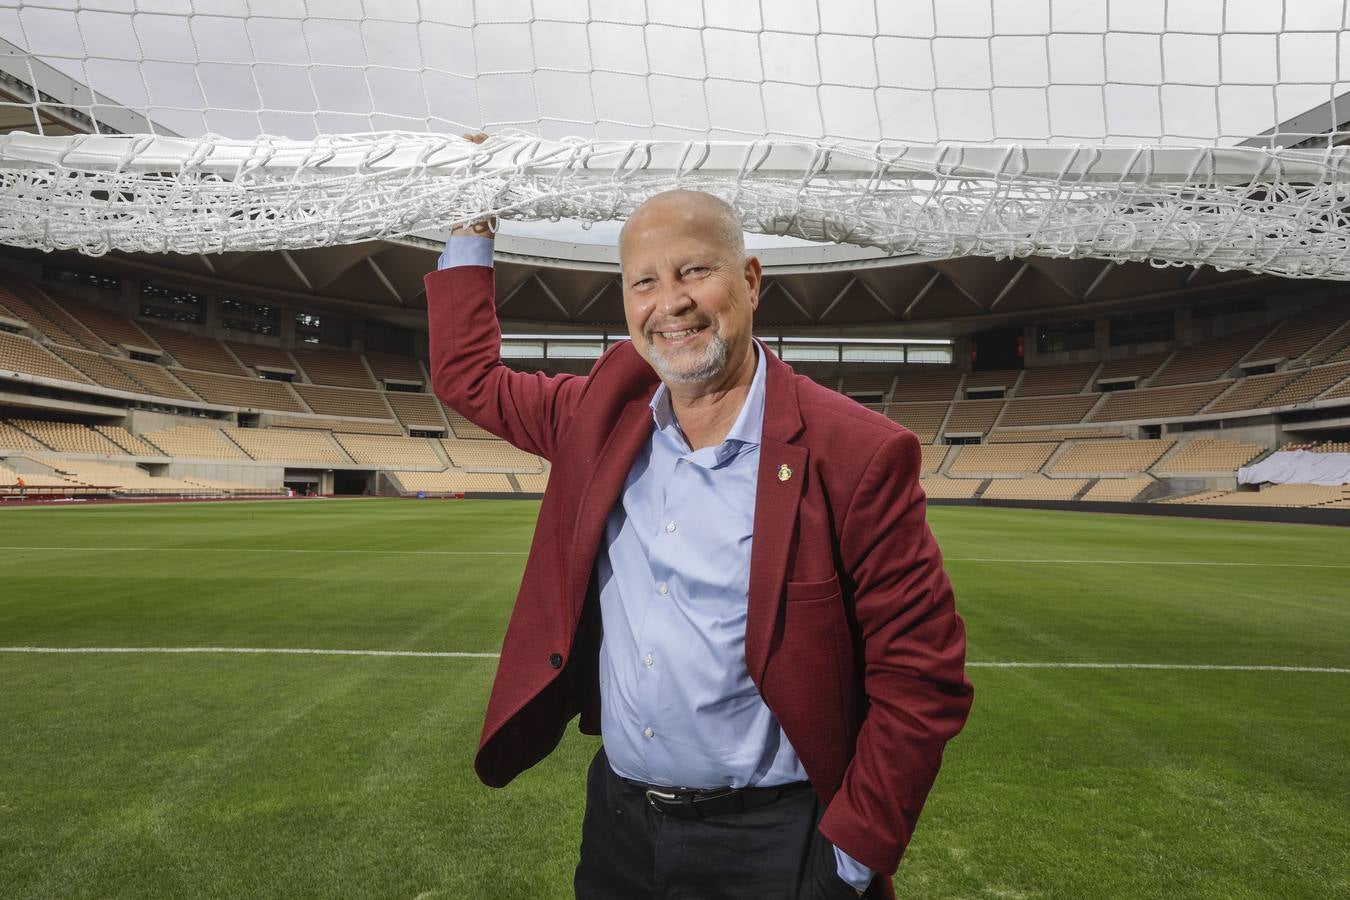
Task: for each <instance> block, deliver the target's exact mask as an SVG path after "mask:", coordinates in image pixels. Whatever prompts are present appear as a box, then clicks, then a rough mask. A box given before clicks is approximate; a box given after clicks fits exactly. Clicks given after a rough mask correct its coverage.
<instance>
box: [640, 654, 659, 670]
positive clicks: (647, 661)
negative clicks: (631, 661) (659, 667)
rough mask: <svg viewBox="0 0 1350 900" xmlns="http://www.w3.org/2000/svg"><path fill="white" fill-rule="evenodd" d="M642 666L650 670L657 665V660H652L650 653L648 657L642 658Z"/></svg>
mask: <svg viewBox="0 0 1350 900" xmlns="http://www.w3.org/2000/svg"><path fill="white" fill-rule="evenodd" d="M642 664H643V665H644V666H646V667H647V668H649V669H650V668H651V667H652V666H654V665H656V660H654V659H652V655H651V654H650V653H648V654H647V655H646V656H644V657H642Z"/></svg>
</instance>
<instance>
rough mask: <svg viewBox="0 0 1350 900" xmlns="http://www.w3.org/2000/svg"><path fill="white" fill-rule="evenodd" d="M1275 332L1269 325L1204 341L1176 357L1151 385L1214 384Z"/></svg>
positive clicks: (1159, 371) (1154, 377)
mask: <svg viewBox="0 0 1350 900" xmlns="http://www.w3.org/2000/svg"><path fill="white" fill-rule="evenodd" d="M1270 330H1271V326H1269V325H1259V326H1257V327H1256V328H1248V329H1245V330H1243V331H1239V332H1238V333H1236V334H1230V335H1228V336H1226V337H1221V338H1217V339H1215V340H1212V341H1204V342H1202V343H1199V344H1193V345H1192V346H1190V347H1187V348H1186V350H1185V352H1181V353H1177V354H1175V355H1174V356H1173V357H1172V358H1171V359H1169V360H1168V361H1167V362H1166V363H1165V364H1164V365H1163V367H1162V368H1161V369H1159V370H1158V372H1157V373H1156V374H1155V375H1154V376H1153V378H1152V379H1151V380H1150V382H1149V384H1150V385H1151V386H1153V387H1161V386H1164V385H1170V384H1191V383H1194V382H1197V381H1213V380H1215V379H1217V378H1222V377H1224V376H1225V375H1227V374H1228V373H1229V372H1230V371H1232V369H1233V367H1234V366H1236V365H1237V364H1238V360H1240V359H1242V358H1243V357H1244V356H1246V355H1247V353H1248V352H1249V351H1250V350H1251V349H1252V348H1253V347H1255V346H1256V343H1257V341H1259V340H1261V338H1262V337H1264V336H1265V335H1266V334H1268V333H1269V332H1270Z"/></svg>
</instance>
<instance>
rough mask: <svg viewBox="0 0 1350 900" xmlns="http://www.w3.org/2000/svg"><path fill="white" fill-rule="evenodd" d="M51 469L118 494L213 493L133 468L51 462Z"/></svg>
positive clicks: (87, 463) (61, 461) (196, 486)
mask: <svg viewBox="0 0 1350 900" xmlns="http://www.w3.org/2000/svg"><path fill="white" fill-rule="evenodd" d="M50 462H51V465H52V468H54V469H55V470H56V471H57V472H59V473H60V474H62V475H64V476H65V477H66V478H67V479H69V480H71V481H74V482H76V483H78V484H82V485H85V486H86V487H94V486H97V487H112V488H116V489H117V492H118V493H121V494H172V495H175V496H182V495H191V494H212V493H216V491H214V490H212V489H208V488H203V487H202V486H200V485H195V484H190V483H188V482H186V481H181V480H179V479H177V478H170V477H168V476H154V475H150V474H149V473H147V472H145V471H144V470H142V469H139V468H137V467H135V466H115V465H110V464H108V463H99V462H92V461H90V460H87V459H80V460H73V459H54V460H50Z"/></svg>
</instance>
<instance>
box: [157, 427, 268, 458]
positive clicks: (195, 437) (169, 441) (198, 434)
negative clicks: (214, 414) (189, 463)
mask: <svg viewBox="0 0 1350 900" xmlns="http://www.w3.org/2000/svg"><path fill="white" fill-rule="evenodd" d="M145 437H146V439H147V440H149V441H151V442H152V443H153V444H154V445H155V446H156V447H159V448H160V449H161V450H163V451H164V452H165V453H166V454H168V455H169V456H181V457H187V458H192V459H226V460H233V459H248V458H249V456H248V454H246V453H245V452H244V451H243V450H241V449H239V445H237V444H235V443H234V442H232V441H231V440H230V439H229V438H227V437H225V435H224V434H222V433H221V432H220V431H219V430H218V429H215V428H212V427H210V426H209V425H178V426H175V427H173V428H166V429H164V430H162V431H151V432H147V433H146V435H145Z"/></svg>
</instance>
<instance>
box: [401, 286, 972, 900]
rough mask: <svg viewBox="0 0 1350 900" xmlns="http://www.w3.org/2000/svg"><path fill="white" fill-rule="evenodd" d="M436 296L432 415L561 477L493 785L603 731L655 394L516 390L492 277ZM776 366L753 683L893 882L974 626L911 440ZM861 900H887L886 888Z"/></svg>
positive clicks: (503, 668)
mask: <svg viewBox="0 0 1350 900" xmlns="http://www.w3.org/2000/svg"><path fill="white" fill-rule="evenodd" d="M426 288H427V310H428V315H429V319H430V328H431V348H430V349H431V370H432V373H431V374H432V381H433V384H434V387H435V391H436V395H437V396H438V397H440V398H441V399H442V400H443V401H445V403H446V404H448V405H449V406H450V407H452V408H454V409H455V410H458V411H459V412H460V413H461V414H463V415H464V416H465V417H467V418H468V419H470V420H471V421H473V422H475V423H477V424H478V425H481V426H482V427H483V428H486V429H487V430H488V431H491V432H492V433H493V434H496V435H499V436H500V437H502V438H504V439H505V440H507V441H509V442H510V443H512V444H514V445H516V446H517V447H519V448H521V449H523V450H526V451H528V452H530V453H535V454H538V455H539V456H542V457H544V458H546V459H548V460H550V461H551V462H552V464H553V470H552V477H550V478H549V482H548V488H547V490H546V491H545V492H544V499H543V504H542V506H541V507H540V510H539V519H538V522H537V524H536V525H535V532H534V541H533V543H532V544H531V546H530V553H529V559H528V561H527V562H526V565H525V572H524V575H523V577H522V579H521V585H520V593H519V595H518V596H517V598H516V604H515V609H514V611H513V612H512V614H511V622H510V625H509V626H508V627H507V631H506V639H505V642H504V644H503V646H502V654H501V660H500V662H499V664H498V668H497V677H496V681H495V682H494V684H493V687H492V696H491V699H490V700H489V702H488V708H487V719H486V722H485V723H484V726H483V735H482V740H481V742H480V743H479V747H478V754H477V757H476V759H475V763H474V765H475V768H476V770H477V772H478V776H479V777H480V778H481V779H482V780H483V781H484V783H486V784H489V785H492V786H494V787H500V786H502V785H504V784H506V783H507V782H509V781H510V780H511V779H512V778H514V777H515V776H516V775H518V774H519V773H520V772H522V771H524V770H525V769H527V768H529V767H530V766H532V765H534V764H535V763H536V762H538V761H539V760H541V759H542V758H544V757H545V756H547V755H548V754H549V753H550V752H551V751H552V750H553V748H554V747H555V746H557V744H558V741H559V740H560V739H561V737H562V734H563V730H564V729H565V728H566V726H567V723H568V722H569V721H570V720H571V719H572V718H573V717H574V716H576V715H577V714H580V716H581V722H580V729H581V731H583V732H585V733H586V734H599V732H600V691H599V681H598V656H599V639H600V623H599V612H598V606H599V604H598V602H596V597H597V594H596V591H595V589H594V585H593V582H592V578H593V571H594V568H595V560H596V555H597V552H598V551H599V549H600V544H601V538H602V535H603V532H604V525H605V520H606V518H607V517H608V515H609V512H610V509H611V508H612V507H613V506H614V503H615V501H616V500H617V499H618V497H619V494H620V491H621V490H622V488H623V484H624V481H625V478H626V477H627V475H628V470H629V469H630V468H631V466H632V463H633V460H634V459H635V458H636V456H637V454H638V451H639V450H640V448H641V447H642V445H643V442H644V441H646V440H647V439H648V438H649V436H650V434H651V430H652V419H651V411H650V410H649V409H648V402H649V401H650V400H651V397H652V394H653V393H654V392H655V390H656V386H657V384H658V383H659V381H658V379H657V376H656V373H655V372H653V371H652V369H651V367H650V366H649V365H647V363H646V361H644V360H643V359H642V357H641V356H639V355H638V353H637V351H636V350H635V349H634V348H633V346H632V344H631V343H629V342H627V341H624V342H621V343H619V344H616V345H615V346H613V347H611V348H610V349H609V350H608V351H606V352H605V353H604V355H603V356H601V357H600V359H599V360H597V361H596V363H595V365H594V367H593V368H592V369H591V371H590V374H589V375H587V376H580V375H555V376H548V375H544V374H542V373H533V374H526V373H521V372H514V371H512V370H511V369H508V368H507V367H506V366H504V365H503V364H502V362H501V359H500V353H499V350H500V340H501V334H500V331H499V329H498V325H497V317H496V308H495V306H494V303H493V272H492V270H491V269H488V268H483V267H478V266H471V267H461V268H452V269H442V270H439V271H436V272H432V273H430V274H429V275H427V276H426ZM766 356H767V371H766V382H765V392H764V431H763V437H762V439H761V444H760V468H759V481H758V485H757V488H756V499H755V518H754V529H755V531H754V534H755V539H754V541H753V543H752V545H751V556H750V590H749V601H748V602H749V607H748V609H747V612H746V626H745V658H746V664H747V666H748V667H749V672H750V677H751V679H752V680H753V681H754V683H755V684H756V685H757V686H758V688H759V691H760V694H761V695H762V696H763V698H764V702H765V703H767V704H768V706H769V709H771V710H772V711H773V713H774V715H775V716H777V718H778V722H779V724H780V725H782V728H783V731H784V733H785V734H786V735H787V737H788V740H789V741H790V742H791V743H792V746H793V749H795V750H796V751H797V756H798V758H800V760H801V763H802V766H803V768H805V770H806V773H807V777H808V778H809V779H810V781H811V785H812V787H813V788H814V789H815V791H816V793H817V794H818V795H819V796H820V797H821V799H822V801H823V802H824V803H825V804H826V810H825V815H824V818H823V819H822V820H821V822H820V830H821V832H822V833H823V834H824V835H825V837H827V838H828V839H829V840H830V841H831V842H832V843H833V844H834V845H835V846H837V847H839V848H841V849H842V850H844V852H846V853H848V855H850V856H852V857H853V858H854V859H856V860H858V861H859V862H861V863H863V864H864V865H866V866H868V867H869V868H872V869H874V870H876V871H877V872H880V873H883V874H884V875H887V876H889V875H891V874H893V873H894V872H895V870H896V867H897V866H898V865H899V862H900V855H901V853H902V852H903V851H904V848H905V845H906V844H907V843H908V842H909V839H910V835H911V834H913V831H914V825H915V822H916V821H917V819H918V817H919V811H920V809H921V808H922V807H923V803H924V800H925V798H926V797H927V796H928V790H929V788H930V787H932V784H933V780H934V778H935V777H936V776H937V772H938V766H939V765H940V763H941V761H942V750H943V747H944V745H945V744H946V743H947V741H948V740H950V739H951V738H952V737H953V736H954V735H955V734H956V733H957V732H958V731H960V730H961V726H962V725H963V724H964V723H965V720H966V716H967V714H968V712H969V710H970V703H971V696H972V689H971V686H970V683H969V682H968V681H967V680H966V677H965V674H964V660H965V628H964V626H963V624H962V622H961V619H960V617H959V616H957V614H956V608H955V604H954V601H953V597H952V588H951V583H950V582H949V581H948V579H947V575H946V573H945V572H944V571H943V569H942V557H941V554H940V553H939V551H938V546H937V543H936V542H935V541H934V539H933V536H932V533H931V532H930V531H929V529H928V525H927V523H926V522H925V520H924V510H925V507H926V504H925V500H924V494H923V491H922V490H921V489H920V487H919V467H920V451H919V442H918V440H917V439H916V438H915V437H914V435H913V434H912V433H911V432H909V431H907V430H905V429H904V428H902V427H900V426H899V425H897V424H895V423H894V422H892V421H890V420H889V419H887V418H885V417H883V416H880V415H877V414H876V413H874V412H871V411H870V410H868V409H865V408H864V407H862V406H860V405H858V404H857V403H855V402H853V401H852V400H849V399H848V398H846V397H843V396H841V395H840V394H837V393H835V392H834V391H831V390H828V389H826V388H824V387H821V386H820V385H818V384H816V383H814V382H813V381H811V380H810V379H808V378H805V377H802V376H800V375H797V374H796V373H794V372H793V371H792V369H791V368H790V367H788V366H787V365H786V364H785V363H783V362H782V361H780V360H779V359H778V358H777V357H776V356H774V355H773V354H772V353H767V351H766ZM867 896H869V897H891V896H893V894H892V891H891V883H890V878H888V877H878V878H876V879H874V880H873V883H872V887H871V888H870V889H869V891H868V893H867Z"/></svg>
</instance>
